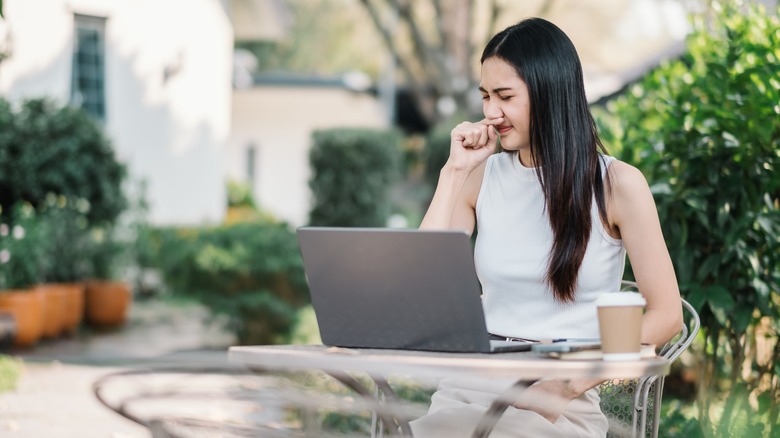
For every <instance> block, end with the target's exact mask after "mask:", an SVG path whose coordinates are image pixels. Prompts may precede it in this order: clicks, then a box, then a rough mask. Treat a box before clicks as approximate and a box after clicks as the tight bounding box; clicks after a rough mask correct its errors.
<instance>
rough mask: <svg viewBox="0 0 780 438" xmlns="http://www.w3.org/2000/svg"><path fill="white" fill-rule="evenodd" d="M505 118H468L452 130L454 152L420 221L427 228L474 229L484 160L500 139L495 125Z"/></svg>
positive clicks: (442, 171) (451, 138)
mask: <svg viewBox="0 0 780 438" xmlns="http://www.w3.org/2000/svg"><path fill="white" fill-rule="evenodd" d="M502 121H503V118H498V119H484V120H482V121H480V122H477V123H470V122H464V123H461V124H459V125H458V126H456V127H455V128H454V129H453V130H452V132H451V133H450V156H449V159H448V160H447V163H446V164H445V165H444V167H443V168H442V170H441V172H440V173H439V182H438V184H437V186H436V192H435V193H434V195H433V199H432V200H431V204H430V206H429V207H428V211H427V212H426V213H425V217H424V218H423V220H422V223H421V224H420V228H424V229H463V230H466V231H468V232H469V233H471V232H472V231H473V230H474V224H475V217H474V208H475V205H476V198H477V194H478V193H479V187H480V185H481V183H482V173H483V171H484V167H485V165H484V163H485V161H486V160H487V159H488V157H489V156H490V155H492V154H493V152H494V151H495V148H496V142H497V140H498V134H497V133H496V131H495V129H494V128H493V125H495V124H499V123H501V122H502Z"/></svg>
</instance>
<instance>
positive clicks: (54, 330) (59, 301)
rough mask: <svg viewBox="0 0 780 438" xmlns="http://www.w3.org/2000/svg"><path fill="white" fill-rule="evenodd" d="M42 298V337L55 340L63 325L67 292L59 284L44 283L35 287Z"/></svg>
mask: <svg viewBox="0 0 780 438" xmlns="http://www.w3.org/2000/svg"><path fill="white" fill-rule="evenodd" d="M37 289H38V290H40V291H41V292H42V293H43V297H44V303H45V304H44V318H43V337H44V338H56V337H57V336H59V335H60V334H61V333H62V329H63V326H64V323H65V300H66V295H67V293H68V292H67V291H66V290H65V289H64V288H63V287H62V285H60V284H55V283H46V284H40V285H38V286H37Z"/></svg>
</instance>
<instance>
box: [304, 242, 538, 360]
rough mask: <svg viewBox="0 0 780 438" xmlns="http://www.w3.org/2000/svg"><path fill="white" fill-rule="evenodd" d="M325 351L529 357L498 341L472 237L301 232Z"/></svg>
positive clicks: (519, 347) (519, 346)
mask: <svg viewBox="0 0 780 438" xmlns="http://www.w3.org/2000/svg"><path fill="white" fill-rule="evenodd" d="M297 234H298V242H299V244H300V248H301V254H302V256H303V264H304V268H305V271H306V277H307V279H308V282H309V290H310V293H311V300H312V304H313V306H314V312H315V314H316V317H317V323H318V325H319V329H320V337H321V338H322V342H323V344H325V345H330V346H337V347H348V348H390V349H402V350H423V351H443V352H460V353H497V352H507V351H528V350H530V349H531V345H532V344H530V343H524V342H516V341H501V340H499V341H496V340H491V339H490V336H489V334H488V332H487V327H486V325H485V314H484V311H483V308H482V299H481V297H480V294H481V288H480V285H479V281H478V280H477V275H476V271H475V269H474V258H473V252H472V247H471V240H470V238H469V235H468V234H467V233H466V232H464V231H429V230H417V229H414V230H412V229H397V228H332V227H301V228H299V229H298V230H297Z"/></svg>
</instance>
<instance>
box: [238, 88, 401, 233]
mask: <svg viewBox="0 0 780 438" xmlns="http://www.w3.org/2000/svg"><path fill="white" fill-rule="evenodd" d="M358 77H359V76H358ZM360 86H361V84H356V83H354V82H353V81H350V76H349V75H347V76H343V77H332V78H323V77H316V76H292V75H284V76H280V75H263V76H254V78H253V80H252V82H251V84H248V86H247V87H246V88H236V89H235V91H234V93H233V121H232V129H231V136H230V143H229V148H228V175H229V177H230V178H231V179H233V180H235V181H243V182H247V183H249V184H250V185H251V187H252V189H253V193H254V196H255V200H256V201H257V203H258V204H259V206H260V208H261V209H263V210H264V211H268V212H270V213H271V214H273V215H274V216H276V217H278V218H280V219H284V220H286V221H288V222H290V223H291V224H292V225H294V226H298V225H304V224H305V223H306V222H307V221H308V213H309V209H310V206H311V199H310V198H311V197H310V190H309V185H308V184H309V179H310V176H311V172H310V170H311V169H310V168H309V149H310V147H311V133H312V132H314V131H315V130H319V129H327V128H333V127H372V128H383V127H387V126H388V120H389V117H388V116H387V115H386V114H385V112H384V110H383V107H382V105H381V103H380V101H379V100H378V99H377V98H376V97H375V96H374V95H372V94H370V93H367V92H365V91H364V90H362V89H361V88H360Z"/></svg>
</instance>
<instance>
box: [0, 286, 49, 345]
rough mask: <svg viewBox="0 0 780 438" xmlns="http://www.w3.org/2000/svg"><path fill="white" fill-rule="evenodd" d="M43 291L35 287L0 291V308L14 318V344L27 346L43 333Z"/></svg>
mask: <svg viewBox="0 0 780 438" xmlns="http://www.w3.org/2000/svg"><path fill="white" fill-rule="evenodd" d="M43 306H44V297H43V293H42V292H41V291H39V290H36V289H15V290H6V291H2V292H0V309H2V310H5V311H7V312H9V313H11V314H12V315H13V316H14V319H16V336H15V338H14V345H16V346H17V347H29V346H32V345H34V344H35V343H36V342H38V340H39V339H40V338H41V335H42V334H43V311H44V309H43Z"/></svg>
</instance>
